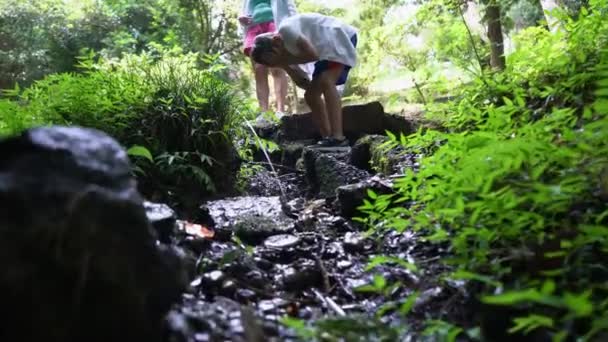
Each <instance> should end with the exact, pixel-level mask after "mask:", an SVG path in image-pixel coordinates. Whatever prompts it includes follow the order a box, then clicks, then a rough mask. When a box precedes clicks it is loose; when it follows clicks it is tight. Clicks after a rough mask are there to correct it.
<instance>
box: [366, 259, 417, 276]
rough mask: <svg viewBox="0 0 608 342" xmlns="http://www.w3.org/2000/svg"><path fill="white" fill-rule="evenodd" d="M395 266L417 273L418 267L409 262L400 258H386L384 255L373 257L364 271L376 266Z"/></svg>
mask: <svg viewBox="0 0 608 342" xmlns="http://www.w3.org/2000/svg"><path fill="white" fill-rule="evenodd" d="M393 263H394V264H397V265H399V266H401V267H403V268H405V269H407V270H410V271H412V272H417V271H418V267H416V265H414V264H412V263H411V262H407V261H405V260H403V259H400V258H395V257H390V256H386V255H380V256H375V257H373V258H372V259H371V260H370V261H369V263H368V264H367V266H365V270H366V271H369V270H371V269H373V268H374V267H376V266H378V265H383V264H393Z"/></svg>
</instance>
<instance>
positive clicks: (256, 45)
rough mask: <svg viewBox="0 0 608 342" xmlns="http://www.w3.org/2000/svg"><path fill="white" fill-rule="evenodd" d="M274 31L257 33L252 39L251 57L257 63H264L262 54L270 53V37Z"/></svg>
mask: <svg viewBox="0 0 608 342" xmlns="http://www.w3.org/2000/svg"><path fill="white" fill-rule="evenodd" d="M273 36H274V33H271V32H267V33H262V34H259V35H257V36H256V37H255V39H254V41H253V49H251V58H252V59H253V61H254V62H256V63H259V64H266V63H265V61H264V55H265V54H268V53H272V37H273Z"/></svg>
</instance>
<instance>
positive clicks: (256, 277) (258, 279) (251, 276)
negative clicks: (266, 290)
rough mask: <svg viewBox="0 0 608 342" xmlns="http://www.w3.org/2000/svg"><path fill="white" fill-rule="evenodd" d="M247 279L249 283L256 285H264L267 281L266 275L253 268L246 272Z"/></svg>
mask: <svg viewBox="0 0 608 342" xmlns="http://www.w3.org/2000/svg"><path fill="white" fill-rule="evenodd" d="M245 279H247V283H248V284H250V285H251V286H255V287H263V286H264V284H265V283H266V281H265V279H264V275H263V274H262V272H260V271H258V270H251V271H249V272H247V273H246V274H245Z"/></svg>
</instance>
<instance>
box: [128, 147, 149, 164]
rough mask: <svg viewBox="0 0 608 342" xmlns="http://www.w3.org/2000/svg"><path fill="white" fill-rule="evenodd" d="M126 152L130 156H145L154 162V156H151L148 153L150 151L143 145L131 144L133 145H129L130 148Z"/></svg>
mask: <svg viewBox="0 0 608 342" xmlns="http://www.w3.org/2000/svg"><path fill="white" fill-rule="evenodd" d="M127 154H128V155H130V156H136V157H142V158H146V159H147V160H149V161H150V162H154V158H153V157H152V153H150V151H149V150H148V149H147V148H145V147H143V146H139V145H133V146H131V148H129V149H128V150H127Z"/></svg>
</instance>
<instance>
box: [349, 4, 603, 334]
mask: <svg viewBox="0 0 608 342" xmlns="http://www.w3.org/2000/svg"><path fill="white" fill-rule="evenodd" d="M606 5H607V4H606V1H604V0H601V1H593V2H592V3H591V8H590V10H582V11H581V14H580V16H579V18H578V20H576V21H575V20H572V19H570V18H569V17H568V18H566V17H564V20H565V25H564V29H565V31H563V32H558V33H556V34H555V35H554V34H550V33H547V32H543V31H541V30H537V29H529V30H525V31H524V32H523V33H522V35H520V36H519V40H518V42H519V44H520V48H521V50H519V51H518V52H516V53H514V54H513V55H512V56H511V58H510V65H509V67H508V68H507V70H505V72H503V73H499V74H494V75H485V76H483V77H482V78H479V79H477V80H476V82H475V83H474V84H472V85H470V86H468V87H467V88H465V89H464V91H463V92H462V94H461V97H460V99H459V100H458V101H455V102H453V103H451V104H450V105H448V106H447V109H448V110H450V111H451V112H450V114H451V115H450V116H449V117H448V127H449V129H450V131H449V132H447V133H442V132H437V131H432V130H431V131H426V132H424V131H420V132H418V133H417V134H414V135H412V136H410V137H408V138H407V139H406V138H404V139H401V140H400V141H401V142H402V143H403V145H404V146H405V147H406V148H408V149H409V150H413V151H419V152H424V153H426V154H427V156H426V157H425V158H424V159H423V160H422V162H421V165H420V171H419V172H418V173H414V172H411V171H410V172H408V173H407V174H406V175H405V176H404V177H403V178H402V179H400V180H399V181H397V183H396V190H397V191H398V195H397V196H396V198H392V199H391V198H387V196H377V197H376V196H374V197H375V200H370V201H367V202H366V203H365V205H364V206H362V207H361V209H362V210H363V212H365V213H366V214H367V215H366V216H367V223H368V224H370V225H371V226H372V227H388V228H390V229H396V230H399V231H402V230H404V229H408V228H414V229H418V230H421V231H424V232H426V233H427V237H426V238H427V239H428V240H429V241H432V242H437V243H449V246H450V252H451V254H452V256H451V258H450V259H449V260H448V261H447V263H448V264H450V265H451V266H452V269H453V270H454V271H453V272H452V273H450V274H447V275H446V276H447V277H449V278H452V279H466V280H470V281H471V282H472V283H477V284H478V286H471V287H470V288H471V289H472V290H473V291H474V294H475V295H476V296H478V297H479V298H480V299H481V301H482V302H483V303H485V304H487V305H491V306H508V307H512V308H517V309H521V310H520V311H519V312H521V313H522V315H521V316H517V315H516V316H513V317H507V319H508V320H509V324H510V326H509V327H507V328H506V330H507V331H501V332H499V333H505V334H512V333H521V334H523V335H529V336H531V335H530V334H533V333H541V334H544V335H545V336H549V337H551V338H552V339H553V340H554V341H563V340H566V339H572V340H574V339H575V338H580V339H581V340H601V339H602V338H605V336H606V335H605V334H606V330H607V329H608V326H607V325H606V317H608V306H607V302H606V299H605V298H606V295H607V294H608V292H607V289H606V286H605V283H606V281H607V280H608V270H606V268H605V267H603V266H601V265H602V264H603V260H605V258H606V256H607V253H608V238H607V237H608V220H607V217H608V211H607V210H606V204H605V201H606V198H608V192H606V190H607V186H606V179H607V176H608V157H607V156H608V144H607V141H608V140H607V134H608V105H607V100H606V98H607V97H608V91H606V87H607V86H608V72H607V69H608V53H607V51H606V42H607V39H608V24H607V23H606V21H605V19H603V18H604V14H603V13H602V11H603V9H605V8H606ZM532 44H534V48H531V47H530V46H532ZM598 44H599V45H598ZM598 46H599V49H598ZM529 47H530V48H529ZM560 47H561V49H562V50H561V52H559V48H560ZM602 49H604V50H603V53H602ZM395 143H397V139H395ZM391 200H392V201H393V202H395V203H410V204H411V205H409V206H403V205H401V206H395V207H390V206H388V205H387V203H388V202H389V201H391ZM378 229H379V228H378ZM514 312H518V311H514ZM492 319H495V320H500V318H499V317H493V318H492ZM482 328H483V326H482ZM482 330H483V329H482ZM484 332H485V333H486V334H487V333H488V331H484ZM602 334H603V335H602ZM489 336H490V335H486V338H487V339H488V340H495V339H493V338H492V337H489ZM537 336H538V335H537ZM602 336H603V337H602Z"/></svg>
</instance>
